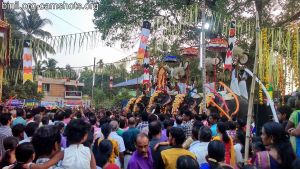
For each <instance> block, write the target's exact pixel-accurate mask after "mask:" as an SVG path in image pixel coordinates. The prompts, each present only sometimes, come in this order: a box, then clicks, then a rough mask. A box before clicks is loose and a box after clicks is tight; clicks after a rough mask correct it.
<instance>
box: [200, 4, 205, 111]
mask: <svg viewBox="0 0 300 169" xmlns="http://www.w3.org/2000/svg"><path fill="white" fill-rule="evenodd" d="M200 8H201V32H200V37H199V41H200V46H199V60H200V64H199V66H200V68H201V69H202V91H203V99H202V103H203V112H204V113H205V112H206V94H205V83H206V67H205V57H206V56H205V55H206V53H205V52H206V51H205V28H204V27H205V0H202V1H201V6H200Z"/></svg>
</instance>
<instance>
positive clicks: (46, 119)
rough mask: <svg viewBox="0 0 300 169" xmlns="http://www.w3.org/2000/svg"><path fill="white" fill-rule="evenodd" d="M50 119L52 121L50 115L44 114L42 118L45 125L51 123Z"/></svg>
mask: <svg viewBox="0 0 300 169" xmlns="http://www.w3.org/2000/svg"><path fill="white" fill-rule="evenodd" d="M49 121H50V118H49V116H44V117H43V118H42V124H43V125H48V124H49Z"/></svg>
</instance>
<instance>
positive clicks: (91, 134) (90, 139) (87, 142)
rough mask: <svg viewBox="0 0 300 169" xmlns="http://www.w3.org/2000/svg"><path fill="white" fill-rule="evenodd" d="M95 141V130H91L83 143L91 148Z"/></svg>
mask: <svg viewBox="0 0 300 169" xmlns="http://www.w3.org/2000/svg"><path fill="white" fill-rule="evenodd" d="M93 129H94V128H93ZM93 141H94V132H93V131H89V132H88V136H87V139H86V140H85V142H84V143H83V145H84V146H86V147H89V148H90V147H91V146H92V144H93Z"/></svg>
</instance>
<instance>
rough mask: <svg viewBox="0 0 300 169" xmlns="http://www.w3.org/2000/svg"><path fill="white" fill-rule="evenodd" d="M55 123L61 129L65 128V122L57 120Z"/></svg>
mask: <svg viewBox="0 0 300 169" xmlns="http://www.w3.org/2000/svg"><path fill="white" fill-rule="evenodd" d="M54 125H55V126H57V127H58V129H59V130H62V129H64V128H65V123H63V122H61V121H59V122H55V123H54Z"/></svg>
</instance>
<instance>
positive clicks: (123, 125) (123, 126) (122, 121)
mask: <svg viewBox="0 0 300 169" xmlns="http://www.w3.org/2000/svg"><path fill="white" fill-rule="evenodd" d="M119 127H120V128H121V129H123V128H125V127H126V119H125V118H124V117H122V118H120V122H119Z"/></svg>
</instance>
